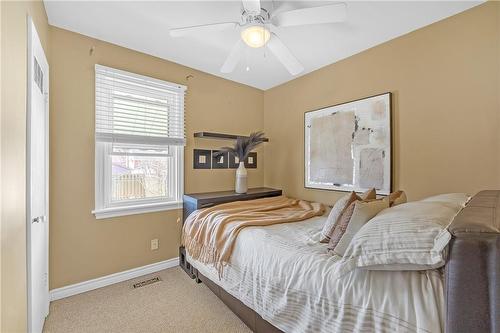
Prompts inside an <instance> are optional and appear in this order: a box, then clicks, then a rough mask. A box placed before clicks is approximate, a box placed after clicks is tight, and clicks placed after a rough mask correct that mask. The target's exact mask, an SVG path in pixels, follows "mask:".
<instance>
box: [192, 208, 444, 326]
mask: <svg viewBox="0 0 500 333" xmlns="http://www.w3.org/2000/svg"><path fill="white" fill-rule="evenodd" d="M325 219H326V215H324V216H322V217H316V218H312V219H309V220H306V221H303V222H296V223H286V224H277V225H272V226H266V227H249V228H245V229H243V230H242V231H241V233H240V234H239V236H238V238H237V241H236V244H235V248H234V252H233V254H232V257H231V260H230V264H229V265H228V266H226V267H225V268H224V276H223V278H222V279H221V280H219V277H218V273H217V271H216V270H215V269H214V268H213V267H211V266H207V265H205V264H202V263H200V262H197V261H196V260H193V259H192V258H190V257H189V254H188V260H189V261H190V262H191V263H192V264H193V266H194V267H195V268H196V269H198V270H199V271H200V272H201V273H202V274H203V275H205V276H206V277H208V278H209V279H211V280H212V281H213V282H215V283H217V284H218V285H220V286H221V287H222V288H224V289H225V290H226V291H227V292H228V293H230V294H231V295H233V296H234V297H236V298H238V299H239V300H241V301H242V302H243V303H244V304H245V305H247V306H248V307H250V308H252V309H253V310H254V311H256V312H257V313H259V314H260V315H261V316H262V317H263V318H264V319H265V320H267V321H269V322H270V323H271V324H273V325H274V326H276V327H278V328H279V329H281V330H282V331H284V332H290V333H299V332H442V331H443V330H444V329H443V327H444V326H443V322H444V320H443V316H444V308H445V306H444V292H443V280H442V276H441V273H440V271H438V270H429V271H407V272H394V271H367V270H362V269H354V270H353V271H351V272H348V273H346V274H344V275H342V276H340V275H339V274H338V273H336V271H337V268H338V262H339V257H335V256H332V255H330V254H328V253H327V249H326V247H327V244H321V243H320V242H319V240H320V232H321V229H322V227H323V224H324V220H325Z"/></svg>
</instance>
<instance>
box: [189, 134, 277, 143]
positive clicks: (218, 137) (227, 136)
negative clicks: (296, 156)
mask: <svg viewBox="0 0 500 333" xmlns="http://www.w3.org/2000/svg"><path fill="white" fill-rule="evenodd" d="M194 137H195V138H202V139H215V140H236V139H237V138H243V137H246V136H245V135H233V134H224V133H212V132H196V133H194ZM264 141H265V142H269V139H268V138H264Z"/></svg>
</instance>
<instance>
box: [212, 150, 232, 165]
mask: <svg viewBox="0 0 500 333" xmlns="http://www.w3.org/2000/svg"><path fill="white" fill-rule="evenodd" d="M228 165H229V162H228V152H227V151H225V152H221V151H220V150H212V169H227V168H228Z"/></svg>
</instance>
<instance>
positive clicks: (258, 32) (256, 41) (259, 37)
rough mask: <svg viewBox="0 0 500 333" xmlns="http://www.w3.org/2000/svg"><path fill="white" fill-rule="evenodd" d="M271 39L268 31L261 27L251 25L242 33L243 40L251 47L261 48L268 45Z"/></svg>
mask: <svg viewBox="0 0 500 333" xmlns="http://www.w3.org/2000/svg"><path fill="white" fill-rule="evenodd" d="M269 38H271V33H270V32H269V30H268V29H266V28H264V27H263V26H261V25H251V26H249V27H246V28H245V29H244V30H243V31H242V32H241V39H243V41H244V42H245V43H246V44H247V45H248V46H250V47H254V48H259V47H263V46H264V45H266V43H267V42H268V41H269Z"/></svg>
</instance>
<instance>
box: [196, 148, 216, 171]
mask: <svg viewBox="0 0 500 333" xmlns="http://www.w3.org/2000/svg"><path fill="white" fill-rule="evenodd" d="M211 168H212V151H210V150H208V149H194V151H193V169H211Z"/></svg>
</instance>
